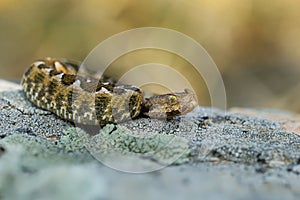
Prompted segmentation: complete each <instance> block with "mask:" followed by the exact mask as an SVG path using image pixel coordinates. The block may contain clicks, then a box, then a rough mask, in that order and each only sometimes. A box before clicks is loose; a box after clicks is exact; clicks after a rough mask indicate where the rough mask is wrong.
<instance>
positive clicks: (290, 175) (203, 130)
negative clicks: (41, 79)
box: [0, 90, 300, 199]
mask: <svg viewBox="0 0 300 200" xmlns="http://www.w3.org/2000/svg"><path fill="white" fill-rule="evenodd" d="M245 111H247V112H245ZM270 116H271V117H270ZM284 116H285V117H283V113H282V111H274V112H272V113H271V114H268V112H266V111H263V112H262V111H258V110H255V109H241V108H238V109H235V110H231V112H224V111H222V110H218V109H215V108H213V109H210V108H203V107H197V108H196V109H195V110H194V111H193V112H191V113H189V114H187V115H185V116H182V117H177V118H175V119H172V120H158V119H149V118H140V119H136V120H132V121H128V122H125V123H122V124H118V125H107V126H105V127H103V128H101V129H100V128H99V127H90V126H78V127H76V126H75V125H74V124H72V123H68V122H66V121H64V120H61V119H59V118H58V117H56V116H55V115H53V114H51V113H50V112H48V111H44V110H41V109H39V108H36V107H34V106H33V105H32V104H31V103H30V102H28V101H27V100H26V98H25V97H24V95H23V92H22V91H21V90H8V91H3V92H1V93H0V119H1V121H0V138H1V139H0V191H1V198H3V199H20V198H21V199H42V198H48V199H70V198H72V199H98V198H106V199H107V198H112V199H124V196H126V198H128V199H141V198H143V199H153V198H159V197H160V198H168V199H183V198H194V199H196V198H198V197H199V196H201V197H202V198H205V199H220V198H222V199H241V198H243V199H254V198H256V199H257V198H258V199H280V198H283V197H284V198H289V199H298V198H297V197H299V195H300V192H299V187H300V181H299V171H300V170H298V168H299V160H300V146H299V144H300V136H299V135H298V132H297V131H293V130H292V129H288V128H287V126H286V125H287V124H288V123H290V121H293V120H294V122H295V121H297V120H298V119H297V117H296V114H291V113H288V115H284ZM287 116H288V117H287ZM293 116H295V118H293ZM283 119H284V120H283ZM104 165H105V166H106V167H104ZM120 171H121V172H120ZM122 172H130V173H141V174H140V175H139V176H133V175H130V174H127V173H122ZM145 172H151V173H145ZM112 183H113V186H112V185H111V184H112ZM51 188H52V189H53V190H55V191H56V192H55V193H53V192H51V191H52V189H51Z"/></svg>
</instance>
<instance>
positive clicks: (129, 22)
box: [0, 0, 300, 111]
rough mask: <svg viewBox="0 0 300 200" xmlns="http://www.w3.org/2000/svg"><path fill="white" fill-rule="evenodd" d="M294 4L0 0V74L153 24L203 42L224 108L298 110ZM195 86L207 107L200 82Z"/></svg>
mask: <svg viewBox="0 0 300 200" xmlns="http://www.w3.org/2000/svg"><path fill="white" fill-rule="evenodd" d="M299 6H300V3H299V1H296V0H285V1H284V0H273V1H261V0H243V1H240V0H226V1H224V0H216V1H209V0H190V1H185V0H173V1H171V0H152V1H146V0H122V1H116V0H112V1H99V0H89V1H79V0H51V1H47V0H27V1H18V0H1V1H0V44H1V46H0V78H6V79H20V78H21V76H22V73H23V72H24V70H25V69H26V68H27V67H28V65H29V64H30V63H31V62H32V61H33V60H35V59H37V58H41V57H45V56H51V57H58V58H59V57H65V58H71V59H74V60H83V59H84V58H85V56H86V55H87V54H88V53H89V52H90V51H91V50H92V49H93V48H94V47H95V46H96V45H97V44H99V42H101V41H103V40H105V39H106V38H108V37H109V36H111V35H113V34H116V33H119V32H121V31H125V30H128V29H132V28H136V27H144V26H156V27H165V28H170V29H174V30H177V31H180V32H182V33H184V34H186V35H188V36H190V37H192V38H193V39H195V40H196V41H198V42H199V43H200V44H202V45H203V46H204V48H205V49H206V50H207V51H208V52H209V54H210V55H211V56H212V58H213V60H214V61H215V62H216V64H217V66H218V67H219V70H220V71H221V73H222V76H223V78H224V82H225V86H226V92H227V98H228V105H229V106H256V107H259V106H264V107H278V108H287V109H291V110H293V111H300V103H297V102H298V101H297V99H296V98H297V97H298V96H299V95H297V94H295V91H297V90H295V89H294V88H295V87H299V86H297V85H298V82H299V81H298V80H299V78H298V77H299V75H300V67H299V64H300V40H299V39H298V37H299V35H300V12H299V11H298V9H299ZM151 57H153V55H151ZM167 57H168V56H167ZM167 59H168V60H167V61H166V63H165V64H168V63H169V64H170V65H171V64H174V61H176V63H177V65H183V66H187V65H186V64H185V63H184V61H178V60H177V59H178V58H176V57H174V58H173V59H170V58H169V57H168V58H167ZM146 60H147V59H146ZM169 60H171V61H169ZM162 62H163V61H162ZM199 88H200V89H199V90H201V91H203V96H202V97H200V98H203V102H201V103H203V104H204V105H209V94H207V91H206V89H205V85H204V84H202V83H201V84H199ZM291 93H292V94H293V95H291ZM290 96H292V97H290ZM287 97H290V98H289V99H288V100H287ZM291 102H292V103H291ZM295 102H296V103H295Z"/></svg>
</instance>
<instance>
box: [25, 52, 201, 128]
mask: <svg viewBox="0 0 300 200" xmlns="http://www.w3.org/2000/svg"><path fill="white" fill-rule="evenodd" d="M78 70H79V65H78V64H75V63H72V62H70V61H68V60H63V59H52V58H45V59H42V60H38V61H36V62H34V63H33V64H32V65H31V66H30V67H29V68H28V69H27V70H26V71H25V73H24V75H23V78H22V81H21V84H22V86H23V90H24V92H25V95H26V96H27V98H28V99H29V100H30V101H31V102H32V103H33V104H35V105H36V106H37V107H39V108H42V109H46V110H48V111H51V112H52V113H54V114H56V115H57V116H58V117H60V118H63V119H65V120H67V121H71V122H74V123H81V124H89V125H101V126H103V125H105V124H107V123H119V122H123V121H126V120H129V119H133V118H136V117H138V116H140V115H144V116H148V117H152V118H171V117H174V116H178V115H183V114H185V113H187V112H190V111H191V110H193V109H194V108H195V106H196V105H197V103H196V102H197V101H196V97H195V95H194V93H193V92H191V91H190V90H187V89H186V90H185V91H184V92H178V93H169V94H163V95H156V96H152V97H150V98H146V99H144V97H143V91H142V90H141V89H140V88H138V87H136V86H133V85H125V84H118V83H116V82H113V81H111V80H109V79H100V80H99V79H96V78H94V77H92V76H87V75H85V76H83V75H80V74H79V73H78Z"/></svg>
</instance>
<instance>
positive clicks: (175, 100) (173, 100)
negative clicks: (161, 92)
mask: <svg viewBox="0 0 300 200" xmlns="http://www.w3.org/2000/svg"><path fill="white" fill-rule="evenodd" d="M168 100H169V103H170V104H176V103H177V97H176V96H175V95H170V96H169V97H168Z"/></svg>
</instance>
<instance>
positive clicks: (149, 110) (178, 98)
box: [142, 89, 198, 119]
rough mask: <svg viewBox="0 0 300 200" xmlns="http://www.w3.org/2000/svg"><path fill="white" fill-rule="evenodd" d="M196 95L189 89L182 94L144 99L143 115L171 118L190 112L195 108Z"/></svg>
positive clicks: (176, 93) (169, 94)
mask: <svg viewBox="0 0 300 200" xmlns="http://www.w3.org/2000/svg"><path fill="white" fill-rule="evenodd" d="M197 105H198V103H197V98H196V95H195V94H194V93H193V92H192V91H191V90H189V89H185V90H184V92H175V93H168V94H163V95H155V96H152V97H150V98H146V99H145V101H144V104H143V111H142V112H143V114H144V115H146V116H148V117H151V118H164V119H166V118H167V119H168V118H172V117H175V116H179V115H184V114H186V113H188V112H190V111H192V110H193V109H194V108H195V107H196V106H197Z"/></svg>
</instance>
